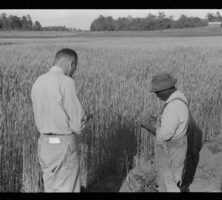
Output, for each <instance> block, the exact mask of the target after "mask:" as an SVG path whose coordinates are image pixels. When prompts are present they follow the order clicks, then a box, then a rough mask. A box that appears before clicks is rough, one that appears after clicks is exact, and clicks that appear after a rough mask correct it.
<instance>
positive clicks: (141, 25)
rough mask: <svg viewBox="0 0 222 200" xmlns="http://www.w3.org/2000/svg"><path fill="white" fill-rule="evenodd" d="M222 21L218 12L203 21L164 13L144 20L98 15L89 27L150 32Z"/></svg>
mask: <svg viewBox="0 0 222 200" xmlns="http://www.w3.org/2000/svg"><path fill="white" fill-rule="evenodd" d="M212 21H222V17H221V15H220V13H219V12H217V13H216V14H213V13H208V14H207V16H206V18H205V19H201V18H199V17H187V16H186V15H181V16H180V18H179V19H178V20H174V18H173V16H170V17H166V15H165V13H164V12H159V13H158V15H153V14H151V13H149V14H148V15H147V16H146V17H145V18H133V17H132V16H128V17H119V18H118V19H116V20H115V19H113V18H112V17H111V16H108V17H104V16H103V15H100V16H99V17H98V18H97V19H95V20H94V21H93V22H92V23H91V26H90V31H152V30H163V29H171V28H188V27H203V26H207V25H208V22H212Z"/></svg>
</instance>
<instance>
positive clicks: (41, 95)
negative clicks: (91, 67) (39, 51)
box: [31, 49, 87, 192]
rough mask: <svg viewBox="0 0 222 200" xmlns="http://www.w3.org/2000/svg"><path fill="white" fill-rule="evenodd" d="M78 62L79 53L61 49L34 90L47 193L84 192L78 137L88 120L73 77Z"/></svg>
mask: <svg viewBox="0 0 222 200" xmlns="http://www.w3.org/2000/svg"><path fill="white" fill-rule="evenodd" d="M77 61H78V58H77V54H76V52H75V51H73V50H72V49H61V50H60V51H58V52H57V53H56V55H55V60H54V63H53V67H51V69H50V70H49V71H48V72H47V73H45V74H43V75H41V76H40V77H39V78H38V79H37V80H36V81H35V83H34V84H33V87H32V90H31V99H32V104H33V111H34V117H35V123H36V126H37V129H38V131H39V132H40V138H39V140H38V157H39V162H40V165H41V169H42V172H43V180H44V188H45V192H80V170H79V164H80V161H79V155H78V151H77V146H76V139H75V135H76V134H81V130H82V129H83V128H84V126H85V124H86V121H87V119H86V116H85V114H84V111H83V108H82V106H81V104H80V102H79V100H78V97H77V96H76V91H75V82H74V80H73V79H72V78H71V77H72V75H73V74H74V72H75V71H76V68H77Z"/></svg>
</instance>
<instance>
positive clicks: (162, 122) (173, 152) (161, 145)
mask: <svg viewBox="0 0 222 200" xmlns="http://www.w3.org/2000/svg"><path fill="white" fill-rule="evenodd" d="M176 82H177V80H176V79H175V78H173V77H172V76H171V75H170V74H168V73H163V74H159V75H157V76H154V77H153V80H152V82H151V85H152V86H151V92H154V93H155V94H156V96H157V97H158V98H159V99H160V100H162V101H164V102H165V104H164V107H163V110H162V113H161V116H160V118H159V119H158V120H157V123H156V127H153V126H152V125H150V124H146V125H143V124H141V127H143V128H145V129H146V130H148V131H149V132H150V133H151V134H153V135H154V136H156V147H155V148H156V149H155V151H156V152H155V156H156V164H157V172H158V173H157V174H158V187H159V192H180V191H182V190H181V187H180V186H181V183H182V174H183V170H184V163H185V157H186V153H187V136H186V132H187V128H188V122H189V110H188V101H187V99H186V97H185V96H184V94H183V93H182V92H180V91H179V90H177V89H176V88H175V84H176Z"/></svg>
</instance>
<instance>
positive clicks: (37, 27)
mask: <svg viewBox="0 0 222 200" xmlns="http://www.w3.org/2000/svg"><path fill="white" fill-rule="evenodd" d="M33 29H34V30H35V31H40V30H42V26H41V24H40V23H39V21H36V22H35V24H34V27H33Z"/></svg>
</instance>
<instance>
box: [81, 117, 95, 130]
mask: <svg viewBox="0 0 222 200" xmlns="http://www.w3.org/2000/svg"><path fill="white" fill-rule="evenodd" d="M92 117H93V114H89V115H87V116H86V117H84V118H82V120H81V124H82V125H81V126H82V129H83V128H84V127H85V125H86V123H87V122H88V121H89V120H90V119H91V118H92Z"/></svg>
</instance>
